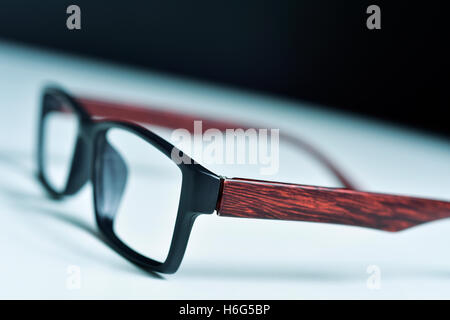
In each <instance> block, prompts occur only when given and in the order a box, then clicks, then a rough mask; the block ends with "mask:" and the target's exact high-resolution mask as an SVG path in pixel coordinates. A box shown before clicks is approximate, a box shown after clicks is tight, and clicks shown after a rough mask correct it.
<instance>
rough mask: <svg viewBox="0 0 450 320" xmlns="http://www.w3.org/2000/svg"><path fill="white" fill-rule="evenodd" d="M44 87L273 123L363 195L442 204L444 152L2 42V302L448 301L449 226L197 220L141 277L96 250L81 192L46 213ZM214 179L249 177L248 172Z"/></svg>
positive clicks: (291, 164) (380, 127)
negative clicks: (40, 153) (39, 172)
mask: <svg viewBox="0 0 450 320" xmlns="http://www.w3.org/2000/svg"><path fill="white" fill-rule="evenodd" d="M48 81H55V82H56V83H58V84H60V85H62V86H63V87H66V88H67V89H69V90H71V91H75V92H76V91H83V92H86V93H91V94H95V95H98V96H99V97H110V98H111V97H113V98H118V99H120V100H125V101H138V102H144V103H152V104H160V105H167V106H168V108H174V109H180V110H184V111H188V112H197V113H201V114H206V115H214V116H223V117H228V118H230V119H231V118H234V119H236V118H238V119H245V120H252V121H253V122H257V123H262V124H267V125H270V126H272V127H275V128H277V127H280V124H282V129H288V130H289V131H290V132H293V133H297V134H299V135H301V136H303V137H305V138H307V139H308V140H309V141H311V142H313V143H314V144H316V145H318V146H319V147H320V148H321V149H322V150H324V151H326V153H327V154H328V155H330V156H331V157H332V158H333V159H335V160H336V161H337V163H338V164H340V166H341V167H343V168H344V169H345V170H346V171H347V172H348V173H349V174H351V176H352V177H354V179H355V180H356V181H357V182H359V184H360V185H362V186H363V187H364V189H367V190H372V191H381V192H393V193H402V194H411V195H419V196H428V197H432V198H440V199H450V166H449V163H450V144H449V142H448V141H446V140H442V139H439V138H436V137H433V136H427V135H422V134H418V133H415V132H412V131H407V130H404V129H397V128H394V127H391V126H387V125H384V124H380V123H376V122H372V121H368V120H365V119H359V118H353V117H349V116H347V115H341V114H338V113H331V112H325V111H320V110H318V109H315V108H314V107H313V106H310V105H306V104H303V103H300V102H292V101H286V100H282V99H278V98H274V97H267V96H257V95H254V94H247V93H244V92H239V91H233V90H230V89H221V88H217V87H213V86H210V85H208V84H205V83H194V82H192V81H187V80H182V79H172V78H170V77H166V76H162V75H157V74H153V73H147V72H140V71H137V70H132V69H125V68H122V67H117V66H112V65H107V64H102V63H98V62H94V61H88V60H82V59H79V58H73V57H67V56H61V55H57V54H53V53H46V52H42V51H39V50H36V49H30V48H25V47H19V46H16V45H11V44H7V43H0V254H1V258H0V261H1V262H0V298H149V299H166V298H175V299H197V298H213V299H216V298H239V299H240V298H250V299H259V298H267V299H271V298H287V299H306V298H363V299H366V298H369V299H370V298H374V299H379V298H447V299H448V298H450V251H449V247H448V244H449V237H450V235H449V231H450V220H443V221H439V222H434V223H430V224H428V225H424V226H420V227H417V228H413V229H410V230H408V231H405V232H401V233H397V234H394V233H385V232H379V231H373V230H367V229H362V228H354V227H343V226H335V225H327V224H314V223H301V222H299V223H295V222H280V221H262V220H250V219H233V218H221V217H217V216H215V215H211V216H201V217H199V219H198V220H197V221H196V224H195V225H194V228H193V232H192V235H191V238H190V242H189V245H188V249H187V252H186V255H185V258H184V261H183V263H182V265H181V267H180V269H179V271H178V273H176V274H174V275H167V276H166V275H163V276H162V277H161V278H158V277H154V276H152V275H149V274H147V273H145V272H143V271H141V270H140V269H137V268H136V267H134V266H133V265H131V264H130V263H129V262H127V261H126V260H124V259H123V258H121V257H120V256H119V255H118V254H116V253H115V252H114V251H112V250H111V249H109V248H108V247H107V246H106V245H105V244H104V243H103V242H102V241H101V240H100V239H99V238H98V234H97V229H96V226H95V222H94V216H93V210H92V196H91V188H90V186H87V187H86V188H85V189H83V191H82V192H81V193H80V194H79V195H77V196H76V197H73V198H70V199H67V200H66V201H64V202H53V201H51V200H49V199H47V198H46V197H45V193H44V192H43V190H42V188H41V187H40V185H39V184H38V183H37V182H36V180H35V179H34V177H33V172H34V158H33V155H34V143H35V139H36V136H35V133H36V115H37V110H38V99H39V94H40V90H41V88H42V86H43V85H45V84H46V83H47V82H48ZM169 106H170V107H169ZM294 107H295V108H294ZM280 161H281V170H280V173H279V175H278V176H277V177H274V179H279V180H289V181H297V182H299V183H305V184H317V185H333V184H334V181H333V179H332V178H331V177H329V176H328V175H327V174H326V172H323V171H321V170H320V169H318V168H317V167H316V166H315V164H314V163H313V162H311V161H310V159H309V158H308V157H304V156H301V155H300V156H298V155H297V154H296V153H294V152H293V151H292V150H289V149H286V150H285V151H283V152H282V154H281V159H280ZM211 169H213V170H214V171H216V172H218V173H220V174H224V175H227V176H244V177H246V176H247V177H248V176H249V175H250V176H252V177H257V176H256V175H254V174H253V173H252V170H251V168H250V169H249V168H245V167H230V166H228V167H226V168H220V167H218V166H215V167H212V168H211ZM71 265H75V266H78V267H80V270H81V288H80V289H74V290H70V289H68V287H67V286H66V282H67V279H68V273H67V269H68V267H69V266H71ZM369 265H377V266H379V268H380V270H381V288H380V289H379V290H373V289H369V288H368V287H367V285H366V281H367V279H368V277H369V275H368V274H367V272H366V270H367V267H368V266H369Z"/></svg>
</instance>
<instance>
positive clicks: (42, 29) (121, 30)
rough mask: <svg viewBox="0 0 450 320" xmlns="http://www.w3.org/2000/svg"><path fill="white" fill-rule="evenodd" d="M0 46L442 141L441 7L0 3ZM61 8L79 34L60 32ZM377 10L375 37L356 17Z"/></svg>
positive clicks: (327, 0)
mask: <svg viewBox="0 0 450 320" xmlns="http://www.w3.org/2000/svg"><path fill="white" fill-rule="evenodd" d="M0 3H1V10H0V38H4V39H8V40H15V41H20V42H25V43H30V44H37V45H40V46H44V47H50V48H53V49H58V50H62V51H67V52H72V53H77V54H82V55H86V56H91V57H96V58H101V59H105V60H110V61H115V62H119V63H124V64H130V65H135V66H136V65H137V66H141V67H143V68H148V69H151V70H157V71H162V72H167V73H172V74H177V75H183V76H187V77H192V78H196V79H201V80H207V81H214V82H217V83H221V84H226V85H231V86H236V87H241V88H245V89H250V90H255V91H261V92H265V93H272V94H278V95H282V96H287V97H293V98H296V99H302V100H306V101H311V102H315V103H318V104H320V105H326V106H329V107H332V108H338V109H344V110H348V111H351V112H357V113H362V114H368V115H371V116H374V117H378V118H382V119H385V120H389V121H392V122H395V123H401V124H406V125H409V126H414V127H416V128H420V129H424V130H428V131H433V132H436V133H440V134H442V135H444V136H446V137H447V138H448V137H450V126H449V125H448V119H449V117H448V116H447V110H448V107H449V95H448V91H449V88H448V87H449V86H448V85H449V81H448V79H449V70H450V68H449V56H450V55H449V50H448V48H447V47H448V42H449V38H450V37H449V23H450V22H449V19H448V18H447V16H448V15H449V12H448V11H447V10H446V8H445V7H444V3H445V1H436V0H429V1H403V0H396V1H354V0H352V1H350V0H347V1H336V0H307V1H306V0H305V1H302V0H297V1H294V0H289V1H275V0H267V1H261V0H259V1H256V0H240V1H235V0H228V1H214V0H209V1H206V0H201V1H195V0H191V1H182V0H178V1H174V0H164V1H117V2H113V1H92V0H91V1H76V0H72V1H23V0H16V1H10V0H6V1H1V2H0ZM70 4H77V5H79V6H80V7H81V12H82V30H80V31H69V30H68V29H67V28H66V18H67V16H68V15H67V14H66V13H65V11H66V8H67V6H68V5H70ZM370 4H377V5H379V6H380V7H381V20H382V29H381V30H368V29H367V28H366V19H367V17H368V15H367V14H366V8H367V7H368V6H369V5H370Z"/></svg>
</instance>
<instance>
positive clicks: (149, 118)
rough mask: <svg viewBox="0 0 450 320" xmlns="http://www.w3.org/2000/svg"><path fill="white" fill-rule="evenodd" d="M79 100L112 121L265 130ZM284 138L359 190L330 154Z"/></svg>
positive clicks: (285, 135) (282, 137) (283, 137)
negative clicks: (197, 124)
mask: <svg viewBox="0 0 450 320" xmlns="http://www.w3.org/2000/svg"><path fill="white" fill-rule="evenodd" d="M76 100H77V101H78V102H79V103H80V104H81V105H82V106H83V107H84V108H85V109H86V111H87V112H88V113H89V114H90V115H92V116H93V117H98V118H108V119H109V120H119V121H131V122H136V123H141V124H149V125H155V126H160V127H163V128H169V129H179V128H183V129H186V130H188V131H189V132H191V133H193V131H194V121H196V120H202V130H203V132H205V131H206V130H208V129H218V130H220V131H225V130H227V129H237V128H240V129H244V130H247V129H249V128H255V129H264V128H263V127H261V126H253V125H250V124H242V123H236V122H233V121H224V120H216V119H211V118H208V117H205V116H201V115H193V114H187V113H181V112H176V111H168V110H163V109H158V108H154V107H148V106H140V105H134V104H126V103H117V102H112V101H105V100H97V99H92V98H86V97H78V98H77V99H76ZM280 141H282V142H283V141H285V142H287V143H289V144H291V145H292V146H293V147H294V148H297V149H299V150H303V151H306V152H307V153H309V154H310V155H311V156H312V157H313V158H314V159H316V161H318V162H319V163H320V164H322V165H323V166H324V167H325V168H327V169H328V170H329V171H330V173H332V174H333V175H334V176H335V177H336V178H337V180H338V181H339V182H340V183H341V184H342V186H344V187H345V188H347V189H357V187H356V186H355V183H354V182H353V181H352V179H350V178H349V177H348V176H347V174H345V173H344V172H343V171H342V170H341V169H339V168H338V166H337V165H336V164H335V163H334V162H333V161H332V160H331V159H330V158H329V157H328V156H326V155H325V154H324V153H323V152H321V151H319V150H318V149H317V148H316V147H314V146H313V145H311V144H309V143H308V142H306V141H305V140H303V139H301V138H299V137H297V136H293V135H290V134H288V133H286V132H284V131H282V130H280Z"/></svg>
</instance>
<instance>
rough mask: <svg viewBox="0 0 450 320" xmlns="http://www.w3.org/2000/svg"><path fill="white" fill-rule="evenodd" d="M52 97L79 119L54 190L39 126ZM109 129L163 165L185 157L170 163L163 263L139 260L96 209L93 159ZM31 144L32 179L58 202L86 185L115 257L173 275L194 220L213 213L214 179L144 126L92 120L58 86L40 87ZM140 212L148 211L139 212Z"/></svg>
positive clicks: (97, 163)
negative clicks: (170, 207)
mask: <svg viewBox="0 0 450 320" xmlns="http://www.w3.org/2000/svg"><path fill="white" fill-rule="evenodd" d="M52 99H56V100H57V101H58V102H60V103H61V102H62V103H64V105H66V106H69V107H70V108H71V109H72V111H73V112H74V113H75V115H76V116H77V118H78V121H79V122H78V124H79V126H78V128H79V129H78V133H77V138H76V144H75V151H74V154H73V158H72V163H71V168H70V171H69V176H68V179H67V184H66V186H65V188H64V189H63V191H58V190H56V189H55V188H54V187H53V186H52V185H51V184H50V183H49V181H47V179H46V175H45V163H44V161H45V159H44V137H45V135H44V134H45V133H44V130H45V125H44V122H45V117H46V115H47V114H48V113H49V112H51V111H52V104H51V100H52ZM111 128H120V129H122V130H126V131H128V132H131V133H133V134H135V135H137V136H139V137H140V138H142V139H143V140H145V141H147V142H148V143H149V144H151V145H152V146H153V147H155V148H156V149H158V150H159V151H161V152H162V153H163V154H164V155H166V156H167V158H168V160H169V161H173V159H172V158H171V154H172V152H176V153H178V154H179V155H180V157H181V156H182V157H183V158H184V159H185V161H184V162H181V163H177V162H175V161H174V163H175V164H176V165H177V166H178V168H179V169H180V170H181V173H182V185H181V194H180V200H179V205H178V213H177V218H176V222H175V227H174V231H173V236H172V241H171V245H170V249H169V252H168V255H167V258H166V259H165V261H164V262H159V261H156V260H153V259H151V258H148V257H145V256H143V255H141V254H140V253H138V252H136V251H134V250H133V249H132V248H130V247H129V246H127V245H126V244H125V243H124V242H123V241H121V240H120V239H119V238H118V237H117V235H116V233H115V232H114V228H113V223H114V221H113V220H112V219H111V217H109V216H107V215H104V214H102V212H101V210H99V203H98V197H99V192H100V191H101V190H100V189H99V188H101V186H102V184H100V183H99V182H98V177H99V174H100V171H101V169H102V168H101V167H100V166H101V164H102V162H101V161H97V159H99V156H100V155H101V149H102V148H101V144H102V143H103V142H104V141H105V135H106V132H107V131H108V130H109V129H111ZM37 145H38V148H37V163H38V172H37V174H38V179H39V181H40V182H41V183H42V185H43V186H44V187H45V189H46V190H47V191H48V193H49V195H50V196H51V197H52V198H54V199H62V198H64V197H66V196H70V195H73V194H75V193H77V192H78V191H79V190H80V189H81V188H82V187H83V186H84V185H85V184H86V183H87V182H89V181H91V182H92V186H93V198H94V208H95V218H96V222H97V225H98V228H99V230H100V232H101V233H102V235H103V236H104V237H105V239H106V240H107V241H108V244H109V245H110V246H111V247H112V248H113V249H115V250H116V251H117V252H118V253H119V254H120V255H122V256H123V257H124V258H126V259H128V260H129V261H131V262H132V263H134V264H136V265H138V266H139V267H142V268H144V269H147V270H150V271H156V272H161V273H174V272H176V271H177V269H178V267H179V266H180V264H181V261H182V259H183V256H184V253H185V250H186V246H187V243H188V240H189V235H190V233H191V229H192V226H193V223H194V221H195V219H196V218H197V216H199V215H200V214H212V213H213V212H214V211H215V210H216V206H217V202H218V198H219V194H220V188H221V177H220V176H218V175H216V174H214V173H213V172H211V171H209V170H208V169H206V168H204V167H203V166H201V165H200V164H198V163H196V162H195V161H194V160H192V159H191V158H190V157H189V156H187V155H186V154H183V153H182V151H181V150H179V149H177V148H176V147H175V146H173V145H172V144H171V143H170V142H168V141H167V140H165V139H163V138H161V137H160V136H158V135H157V134H155V133H153V132H152V131H150V130H148V129H146V128H143V127H141V126H139V125H136V124H133V123H128V122H123V121H109V120H98V119H93V118H92V117H91V116H90V115H89V114H88V113H87V112H86V110H85V109H84V108H83V106H82V105H80V104H79V103H78V102H77V101H76V100H75V99H74V98H73V97H71V96H70V95H69V94H68V93H66V92H64V91H63V90H61V89H59V88H56V87H47V88H45V89H44V92H43V95H42V100H41V112H40V114H39V127H38V144H37ZM149 161H151V159H149ZM142 210H151V209H150V208H142ZM149 214H151V212H149Z"/></svg>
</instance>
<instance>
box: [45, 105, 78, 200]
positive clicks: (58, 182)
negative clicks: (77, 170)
mask: <svg viewBox="0 0 450 320" xmlns="http://www.w3.org/2000/svg"><path fill="white" fill-rule="evenodd" d="M43 127H44V129H43V132H44V134H43V136H44V138H43V159H44V161H43V164H44V175H45V177H46V179H47V181H48V183H49V184H50V185H51V186H52V187H53V188H54V189H55V190H56V191H60V192H61V191H64V188H65V187H66V183H67V180H68V178H69V173H70V169H71V165H72V158H73V154H74V152H75V144H76V139H77V135H78V119H77V117H76V115H75V114H74V113H59V112H51V113H49V114H48V115H47V116H46V117H45V120H44V125H43Z"/></svg>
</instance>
